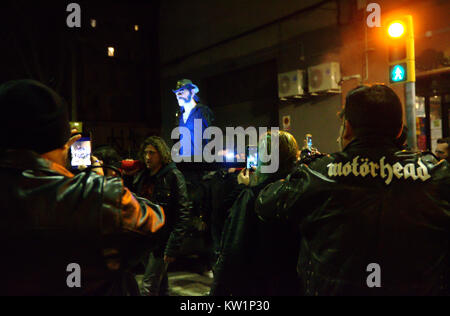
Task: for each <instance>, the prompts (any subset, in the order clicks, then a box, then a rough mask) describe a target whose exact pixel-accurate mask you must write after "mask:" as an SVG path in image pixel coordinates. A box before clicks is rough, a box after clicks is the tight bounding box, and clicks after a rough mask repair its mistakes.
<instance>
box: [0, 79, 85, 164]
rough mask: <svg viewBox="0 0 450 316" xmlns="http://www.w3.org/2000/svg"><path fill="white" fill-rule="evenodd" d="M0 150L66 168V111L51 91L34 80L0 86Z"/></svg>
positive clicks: (67, 132) (67, 145)
mask: <svg viewBox="0 0 450 316" xmlns="http://www.w3.org/2000/svg"><path fill="white" fill-rule="evenodd" d="M0 107H1V108H2V109H3V111H4V114H3V115H1V116H0V117H1V118H0V129H1V134H2V137H1V138H0V148H2V149H17V150H31V151H34V152H36V153H38V154H40V155H42V156H43V157H45V158H47V159H49V160H51V161H53V162H56V163H58V164H60V165H62V166H67V155H68V152H69V148H70V146H71V145H72V144H73V143H74V142H75V140H77V139H79V138H80V137H81V136H76V137H73V138H71V139H70V140H69V138H70V126H69V120H68V113H67V107H66V105H65V103H64V101H63V99H62V98H61V97H60V96H59V95H58V94H57V93H56V92H55V91H53V90H52V89H50V88H49V87H47V86H45V85H43V84H42V83H40V82H37V81H34V80H28V79H26V80H14V81H8V82H6V83H4V84H2V85H1V86H0Z"/></svg>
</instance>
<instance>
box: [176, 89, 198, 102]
mask: <svg viewBox="0 0 450 316" xmlns="http://www.w3.org/2000/svg"><path fill="white" fill-rule="evenodd" d="M175 96H176V97H177V100H178V105H179V106H184V105H185V104H187V103H190V102H191V100H192V98H193V97H194V94H193V93H192V92H191V90H189V89H184V88H183V89H179V90H178V91H177V92H175Z"/></svg>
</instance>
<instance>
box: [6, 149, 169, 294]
mask: <svg viewBox="0 0 450 316" xmlns="http://www.w3.org/2000/svg"><path fill="white" fill-rule="evenodd" d="M0 175H1V183H0V185H1V190H0V192H1V193H0V207H1V212H2V216H1V220H0V251H1V254H2V259H1V260H0V271H1V273H0V274H1V276H0V280H1V281H0V284H1V285H0V295H132V294H138V292H137V291H136V290H137V284H136V282H135V280H134V279H133V277H132V276H131V274H129V273H128V272H127V268H128V267H127V265H128V263H129V260H131V259H134V258H133V257H134V256H140V255H141V254H140V253H139V251H142V250H143V249H144V250H145V247H144V246H143V245H144V244H147V243H148V242H149V239H148V237H149V236H151V235H153V234H152V233H154V232H156V231H157V230H158V229H160V228H161V227H162V226H163V224H164V213H163V211H162V209H161V208H160V207H159V206H157V205H155V204H153V203H150V202H149V201H147V200H145V199H141V198H138V197H136V196H133V195H132V194H131V192H130V191H128V189H126V188H125V187H124V186H123V183H122V181H121V179H120V178H106V177H103V176H99V175H97V174H95V173H93V172H82V173H80V174H78V175H76V176H74V175H73V174H71V173H70V172H69V171H67V170H66V169H65V168H64V167H62V166H60V165H58V164H55V163H52V162H50V161H49V160H46V159H44V158H41V157H40V156H39V155H37V154H36V153H34V152H31V151H23V150H7V151H5V150H2V151H1V152H0ZM150 240H151V239H150ZM71 263H76V264H78V265H79V267H80V269H81V271H80V272H81V274H80V276H81V288H76V287H73V288H70V287H68V285H67V282H66V280H67V278H68V277H69V275H70V274H71V272H73V270H69V271H67V267H68V265H69V264H71Z"/></svg>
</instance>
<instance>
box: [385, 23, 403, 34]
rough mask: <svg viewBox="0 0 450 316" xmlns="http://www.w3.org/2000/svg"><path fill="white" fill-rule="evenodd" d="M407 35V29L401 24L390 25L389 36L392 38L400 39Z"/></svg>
mask: <svg viewBox="0 0 450 316" xmlns="http://www.w3.org/2000/svg"><path fill="white" fill-rule="evenodd" d="M404 33H405V27H404V26H403V24H402V23H400V22H394V23H391V25H389V28H388V34H389V36H390V37H400V36H402V35H403V34H404Z"/></svg>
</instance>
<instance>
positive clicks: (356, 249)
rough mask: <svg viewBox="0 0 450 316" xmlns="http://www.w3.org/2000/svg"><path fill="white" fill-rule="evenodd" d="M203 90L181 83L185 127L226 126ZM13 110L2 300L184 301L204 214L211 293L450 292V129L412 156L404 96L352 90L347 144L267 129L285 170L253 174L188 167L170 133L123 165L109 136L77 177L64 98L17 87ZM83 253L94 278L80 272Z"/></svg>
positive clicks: (10, 95) (10, 97) (7, 148)
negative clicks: (175, 278)
mask: <svg viewBox="0 0 450 316" xmlns="http://www.w3.org/2000/svg"><path fill="white" fill-rule="evenodd" d="M197 92H198V87H197V86H196V85H194V84H193V83H192V82H191V81H189V80H182V81H180V82H178V84H177V87H176V89H175V90H174V93H175V95H176V97H177V99H178V101H179V103H180V106H181V105H184V107H182V110H181V112H180V115H179V122H180V126H181V125H185V126H187V127H188V128H191V127H193V124H191V123H192V122H191V121H190V119H191V118H192V117H193V116H195V117H200V118H204V125H205V126H208V125H210V124H211V121H212V112H211V111H210V109H209V108H208V107H206V106H203V105H201V104H200V105H199V106H198V107H197V104H198V98H197V97H196V93H197ZM0 105H1V106H2V107H3V108H8V109H11V112H10V114H9V115H8V116H2V119H1V120H2V122H1V124H0V126H1V128H2V129H3V135H4V137H2V139H1V141H0V174H1V176H2V180H3V181H2V186H3V190H2V193H1V195H0V200H1V205H2V210H3V214H4V216H3V219H2V220H1V221H0V223H1V224H0V225H1V229H0V236H1V237H0V238H1V239H2V240H1V241H2V242H1V246H0V247H1V248H2V251H3V253H4V260H2V261H1V263H0V266H1V268H2V269H3V270H2V271H6V272H7V273H4V274H3V275H2V279H3V283H2V285H3V286H2V287H1V290H0V293H1V294H4V295H149V296H165V295H169V283H168V276H167V275H168V273H167V271H168V267H169V265H170V264H171V263H173V262H175V261H176V260H177V259H178V258H180V257H181V256H182V254H183V249H182V248H183V243H184V241H185V240H186V238H187V237H188V236H189V234H190V233H191V232H192V230H193V226H195V223H196V219H198V218H200V219H201V221H202V222H203V224H205V223H206V226H207V230H206V232H207V233H208V238H209V240H210V245H209V247H210V249H211V253H210V255H209V256H208V258H207V261H208V264H207V266H208V267H207V270H208V269H209V268H211V269H212V272H213V278H214V280H213V285H212V287H211V292H210V295H212V296H281V295H283V296H286V295H287V296H297V295H448V294H450V289H449V282H450V238H449V236H450V165H449V162H450V158H449V138H444V139H440V140H439V141H438V146H437V150H436V153H435V155H434V154H432V153H420V152H413V151H409V150H405V142H406V133H405V127H404V126H403V110H402V105H401V102H400V100H399V98H398V96H397V95H396V94H395V93H394V92H393V90H392V89H390V88H389V87H387V86H385V85H381V84H374V85H364V86H359V87H357V88H355V89H353V90H352V91H350V92H349V93H348V94H347V96H346V102H345V105H344V107H343V109H342V111H341V112H340V113H339V116H338V119H340V120H341V122H342V125H341V129H340V133H339V135H337V136H338V143H339V145H340V148H341V150H340V151H339V152H337V153H333V154H325V153H319V152H318V151H313V152H311V151H308V150H307V149H306V148H299V145H298V142H297V141H296V139H295V138H294V136H293V135H291V134H290V133H288V132H285V131H277V132H268V133H266V134H264V135H262V136H261V138H260V139H259V142H258V149H259V150H258V151H259V152H261V153H262V152H266V151H267V150H268V148H271V146H270V144H271V142H272V141H273V138H274V137H276V138H277V141H278V144H279V168H278V171H277V172H275V173H264V172H262V170H261V169H262V168H261V166H263V165H264V164H265V163H266V162H264V161H263V160H262V159H261V157H258V163H257V167H256V169H254V170H253V169H251V170H249V169H247V168H243V169H242V170H236V169H235V168H220V169H218V170H215V171H212V172H203V173H198V172H197V171H196V172H184V171H180V169H179V168H178V167H177V165H176V164H175V163H174V162H173V161H172V158H171V150H170V148H169V146H168V145H167V143H166V142H165V141H164V139H162V138H161V137H158V136H149V137H147V138H146V139H145V140H144V141H143V143H142V144H141V147H140V152H139V157H137V158H138V159H139V160H140V161H141V163H142V165H141V168H138V169H135V170H133V171H129V170H124V169H123V168H122V167H123V166H122V165H121V161H122V158H121V157H120V156H119V155H118V153H117V152H116V151H115V150H114V149H113V148H112V147H110V146H100V147H97V148H95V150H94V151H93V153H92V167H91V168H87V169H86V170H84V171H81V172H77V173H74V172H71V171H69V168H68V158H67V157H68V151H69V148H70V147H71V145H72V144H73V143H74V142H75V141H76V140H78V139H79V138H80V137H81V136H80V135H78V134H76V133H73V134H71V132H70V128H69V121H68V113H67V108H66V105H65V103H64V101H63V100H62V98H61V97H60V96H59V95H57V94H56V93H55V92H54V91H53V90H52V89H50V88H49V87H47V86H45V85H43V84H41V83H39V82H36V81H33V80H18V81H10V82H7V83H5V84H3V85H1V86H0ZM186 113H187V114H186ZM190 113H193V115H190ZM191 125H192V126H191ZM6 135H7V136H6ZM197 145H198V144H197ZM197 145H196V144H192V147H195V146H197ZM204 228H205V227H203V228H199V229H198V230H204ZM72 263H76V264H77V265H79V267H80V268H81V276H82V277H81V280H82V281H81V286H79V287H69V286H68V285H67V282H66V281H67V275H68V272H67V269H66V267H67V266H68V265H69V264H72ZM374 264H375V265H376V266H378V267H379V275H375V276H373V275H372V274H371V272H370V271H369V269H368V267H369V266H373V265H374ZM137 266H142V267H145V271H144V278H143V283H142V286H141V288H139V287H138V285H137V282H136V278H135V273H136V267H137ZM370 278H375V281H373V280H372V281H370V280H369V279H370ZM369 281H370V282H369ZM374 284H375V285H374Z"/></svg>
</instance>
